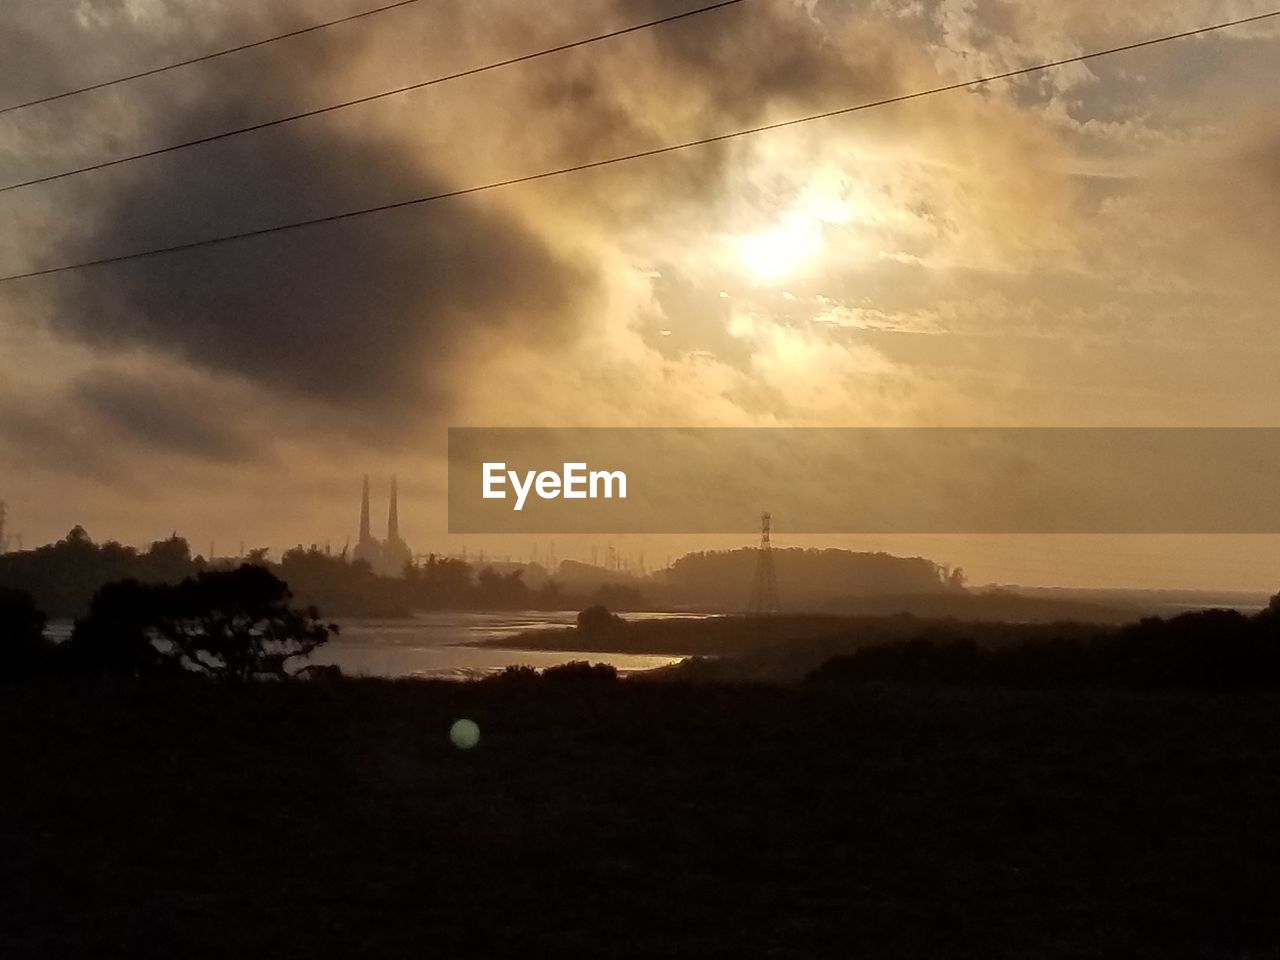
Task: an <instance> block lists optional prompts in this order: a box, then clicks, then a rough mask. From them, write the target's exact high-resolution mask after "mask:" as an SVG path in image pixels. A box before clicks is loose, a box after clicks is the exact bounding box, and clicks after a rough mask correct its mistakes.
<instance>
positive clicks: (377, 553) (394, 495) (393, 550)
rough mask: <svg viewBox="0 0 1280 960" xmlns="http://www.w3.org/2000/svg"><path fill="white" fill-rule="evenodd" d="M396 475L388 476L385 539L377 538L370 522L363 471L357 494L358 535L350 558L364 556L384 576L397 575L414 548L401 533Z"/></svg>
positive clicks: (366, 486) (410, 558)
mask: <svg viewBox="0 0 1280 960" xmlns="http://www.w3.org/2000/svg"><path fill="white" fill-rule="evenodd" d="M397 500H398V490H397V486H396V478H395V477H392V478H391V504H390V506H389V507H388V509H387V539H385V540H378V539H377V538H376V537H374V536H373V534H372V532H371V531H370V524H369V476H368V474H366V475H365V478H364V488H363V490H362V493H361V496H360V539H359V540H358V541H356V545H355V548H354V549H353V550H352V551H351V558H352V559H353V560H363V561H364V562H365V563H367V564H369V566H370V567H372V568H373V569H374V572H376V573H380V574H383V575H384V576H397V575H398V574H400V573H403V572H404V568H405V565H406V564H407V563H410V562H411V561H412V560H413V552H412V551H411V550H410V549H409V545H408V544H407V543H405V542H404V540H403V539H402V538H401V536H400V511H399V506H398V503H397Z"/></svg>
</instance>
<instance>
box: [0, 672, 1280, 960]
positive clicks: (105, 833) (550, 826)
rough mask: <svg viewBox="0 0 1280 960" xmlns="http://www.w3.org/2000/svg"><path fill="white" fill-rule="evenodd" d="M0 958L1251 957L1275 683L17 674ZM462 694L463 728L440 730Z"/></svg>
mask: <svg viewBox="0 0 1280 960" xmlns="http://www.w3.org/2000/svg"><path fill="white" fill-rule="evenodd" d="M4 694H5V695H4V696H3V697H0V731H3V743H4V757H5V767H4V771H5V787H4V789H3V790H0V849H3V850H4V861H3V863H4V869H5V870H6V871H7V873H6V877H7V879H8V880H9V882H8V883H7V884H6V893H5V896H4V897H2V898H0V956H2V957H4V958H5V960H25V958H33V960H34V958H59V960H60V958H69V957H127V958H130V960H172V958H175V957H181V958H184V960H204V958H214V957H219V958H222V957H227V956H236V957H243V958H246V960H248V958H259V957H271V958H281V960H302V958H328V957H359V958H361V960H402V958H405V957H412V956H420V955H430V956H440V957H494V958H501V957H521V958H523V957H555V958H568V957H599V956H609V957H613V958H618V960H654V958H667V957H673V958H674V957H681V958H692V957H732V958H744V960H745V958H763V957H771V958H786V960H800V958H811V957H841V958H843V957H849V956H858V957H863V956H865V957H871V958H877V960H887V958H911V960H916V958H920V960H941V958H953V957H963V958H981V960H1028V958H1037V960H1049V958H1054V960H1063V958H1073V957H1115V956H1123V957H1125V958H1132V960H1170V958H1177V960H1191V958H1211V957H1212V958H1241V960H1243V958H1246V957H1248V958H1259V960H1261V958H1268V957H1274V956H1276V954H1277V950H1278V949H1280V918H1278V917H1277V914H1276V910H1275V891H1276V889H1277V887H1278V886H1280V859H1278V858H1277V857H1276V856H1275V842H1274V838H1275V837H1278V836H1280V803H1277V802H1276V798H1277V796H1280V726H1277V724H1276V722H1275V718H1276V715H1277V707H1278V706H1280V698H1278V697H1276V696H1274V695H1235V696H1231V697H1212V696H1205V695H1202V694H1181V693H1169V694H1150V693H1143V694H1134V693H1130V692H1126V691H1096V692H1090V693H1089V694H1087V695H1082V694H1081V692H1080V691H1074V690H1073V691H1034V692H1031V691H992V690H986V691H977V690H965V691H956V690H926V689H920V688H914V689H913V688H903V687H897V688H893V689H886V688H880V689H876V688H863V687H860V688H857V689H844V688H836V689H833V688H828V687H816V686H811V685H805V686H794V687H770V686H757V685H725V686H706V687H694V686H688V685H683V684H671V685H667V684H641V683H635V682H633V681H631V680H624V681H620V682H617V683H609V684H604V683H601V684H598V685H597V684H590V683H588V684H576V683H558V682H555V681H554V680H553V681H549V682H544V681H542V680H538V681H535V682H532V683H528V684H517V685H514V686H512V685H504V684H499V683H452V682H420V681H419V682H403V683H392V682H379V681H369V680H355V681H344V682H341V683H333V684H324V683H321V684H312V683H287V684H207V683H200V684H175V683H170V682H162V681H145V680H121V681H116V682H113V683H66V684H56V685H48V684H43V685H29V686H18V687H10V688H8V689H6V690H4ZM459 717H467V718H470V719H472V720H474V721H475V722H476V723H477V724H478V725H479V727H480V730H481V739H480V743H479V745H478V746H477V747H476V748H475V749H474V750H470V751H465V752H464V751H460V750H458V749H456V748H455V747H454V746H453V745H452V744H451V743H450V740H449V736H448V733H449V730H450V727H451V725H452V724H453V722H454V721H455V720H456V719H458V718H459Z"/></svg>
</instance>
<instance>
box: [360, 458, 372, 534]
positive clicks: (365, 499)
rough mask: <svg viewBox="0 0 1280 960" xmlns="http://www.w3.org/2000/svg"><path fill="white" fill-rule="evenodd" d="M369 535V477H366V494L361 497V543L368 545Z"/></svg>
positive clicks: (366, 475)
mask: <svg viewBox="0 0 1280 960" xmlns="http://www.w3.org/2000/svg"><path fill="white" fill-rule="evenodd" d="M369 538H370V533H369V475H368V474H367V473H366V474H365V475H364V492H363V494H361V497H360V542H361V543H366V542H368V540H369Z"/></svg>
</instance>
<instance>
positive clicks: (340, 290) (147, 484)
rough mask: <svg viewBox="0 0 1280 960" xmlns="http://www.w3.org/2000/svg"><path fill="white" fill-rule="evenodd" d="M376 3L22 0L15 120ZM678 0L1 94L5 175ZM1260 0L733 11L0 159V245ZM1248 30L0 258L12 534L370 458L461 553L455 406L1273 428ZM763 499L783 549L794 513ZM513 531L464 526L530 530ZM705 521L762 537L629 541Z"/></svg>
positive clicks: (735, 418)
mask: <svg viewBox="0 0 1280 960" xmlns="http://www.w3.org/2000/svg"><path fill="white" fill-rule="evenodd" d="M376 5H377V4H376V3H372V2H370V0H361V2H356V0H307V2H302V0H290V2H279V3H270V4H261V3H256V2H251V0H216V2H214V0H210V2H200V3H197V2H195V0H6V2H5V12H4V14H3V22H2V23H0V107H3V106H5V105H7V104H10V103H18V102H22V101H25V100H29V99H32V98H36V97H40V96H43V95H46V94H50V93H56V92H59V91H62V90H65V89H69V88H73V87H77V86H82V85H84V84H86V83H92V82H95V81H97V80H100V79H105V78H111V77H115V76H119V75H121V74H126V73H132V72H135V71H137V70H140V69H145V68H147V67H149V66H153V65H159V64H164V63H168V62H171V61H173V60H179V59H184V58H186V57H189V56H192V55H195V54H198V53H200V52H203V51H206V50H216V49H221V48H223V47H227V46H232V45H235V44H238V43H242V42H245V41H249V40H253V39H258V38H260V37H264V36H269V35H271V34H273V33H278V32H281V31H284V30H287V29H290V28H292V27H295V26H300V25H305V24H308V23H313V22H318V21H322V20H327V19H332V18H335V17H339V16H343V15H345V14H349V13H354V12H357V11H359V10H361V9H367V8H368V7H370V6H376ZM700 5H702V4H700V3H699V2H698V0H680V2H669V0H645V2H639V0H572V2H566V3H536V4H535V3H529V2H527V0H468V2H466V3H434V2H426V3H417V4H411V5H409V6H406V7H404V8H401V9H398V10H393V11H389V12H387V13H384V14H380V15H378V16H375V17H371V18H368V19H365V20H361V21H357V22H354V23H350V24H346V25H342V26H338V27H334V28H332V29H328V30H324V31H320V32H318V33H315V34H310V35H307V36H304V37H300V38H296V39H293V40H289V41H284V42H281V43H278V44H273V45H271V46H268V47H264V48H260V49H258V50H252V51H248V52H245V53H241V54H236V55H234V56H230V57H225V58H221V59H219V60H216V61H212V62H209V63H205V64H200V65H196V66H192V67H189V68H184V69H181V70H177V71H172V72H170V73H165V74H161V75H159V76H156V77H151V78H147V79H143V80H139V81H135V82H131V83H127V84H122V85H119V86H115V87H111V88H109V89H107V90H104V91H99V92H95V93H87V94H84V95H82V96H77V97H73V98H68V99H66V100H60V101H56V102H53V103H49V104H45V105H42V106H37V107H32V108H29V109H24V110H21V111H16V112H12V113H6V114H0V186H3V185H5V184H9V183H13V182H17V181H22V180H26V179H30V178H32V177H38V176H42V175H45V174H47V173H51V172H57V171H60V170H63V169H67V168H71V167H78V166H82V165H85V164H89V163H94V162H97V161H99V160H104V159H109V158H111V157H114V156H117V155H120V154H122V153H134V152H137V151H141V150H146V149H150V148H152V147H158V146H164V145H166V144H169V143H171V142H174V141H178V140H186V139H191V138H194V137H200V136H204V135H206V134H210V133H217V132H220V131H223V130H225V129H228V128H231V127H235V126H240V125H244V124H249V123H254V122H258V121H261V120H267V119H271V118H273V117H276V116H279V115H282V114H287V113H293V112H296V111H299V110H305V109H309V108H312V107H316V106H323V105H326V104H329V103H332V102H335V101H339V100H345V99H350V98H353V97H359V96H362V95H365V94H369V93H376V92H379V91H382V90H385V89H387V88H388V87H392V86H399V85H403V84H409V83H414V82H417V81H420V80H425V79H428V78H430V77H433V76H437V75H440V74H445V73H450V72H453V71H457V70H462V69H466V68H469V67H472V66H476V65H480V64H484V63H489V62H491V61H494V60H500V59H504V58H507V57H510V56H516V55H520V54H523V53H529V52H532V51H534V50H538V49H541V48H544V47H549V46H554V45H557V44H560V43H564V42H568V41H572V40H577V39H581V38H584V37H588V36H591V35H594V34H598V33H602V32H605V31H608V30H613V29H617V28H621V27H626V26H630V25H632V24H635V23H640V22H643V21H646V20H650V19H655V18H658V17H662V16H665V15H668V14H672V13H677V12H680V11H682V10H688V9H692V8H694V7H697V6H700ZM1268 9H1269V8H1268V7H1267V6H1265V5H1263V4H1261V3H1258V2H1252V0H1248V2H1243V0H1242V2H1227V0H1217V2H1210V0H1176V2H1174V0H1163V2H1151V3H1128V4H1126V3H1117V2H1115V0H1106V2H1103V0H1073V2H1069V3H1063V2H1057V0H1034V2H997V0H911V2H898V0H867V2H847V0H806V2H797V0H747V2H745V3H741V4H738V5H736V6H733V7H729V8H726V9H722V10H718V11H714V12H710V13H707V14H704V15H701V16H697V17H692V18H689V19H686V20H681V21H678V22H676V23H672V24H668V25H665V26H659V27H655V28H653V29H650V30H645V31H640V32H637V33H633V34H629V35H627V36H623V37H619V38H615V39H612V40H608V41H605V42H602V43H600V44H593V45H590V46H587V47H583V48H580V49H578V50H574V51H570V52H568V53H564V54H557V55H554V56H549V57H545V58H542V59H539V60H536V61H534V62H530V63H525V64H520V65H516V66H513V67H510V68H506V69H502V70H496V71H492V72H488V73H485V74H483V75H480V76H475V77H470V78H465V79H462V80H458V81H456V82H451V83H448V84H442V85H439V86H434V87H431V88H428V89H426V90H421V91H417V92H413V93H409V94H406V95H403V96H398V97H392V98H388V99H384V100H379V101H377V102H375V103H370V104H365V105H362V106H357V107H353V108H350V109H346V110H342V111H339V112H336V113H332V114H327V115H325V116H322V117H316V118H311V119H306V120H301V121H298V122H295V123H290V124H286V125H283V126H279V127H275V128H272V129H270V130H267V131H262V132H259V133H254V134H250V135H247V136H242V137H236V138H232V139H229V140H224V141H220V142H218V143H216V144H211V145H207V146H203V147H198V148H194V149H190V150H184V151H180V152H177V153H173V154H168V155H166V156H163V157H157V158H152V159H147V160H141V161H139V162H136V163H131V164H125V165H121V166H117V167H113V168H111V169H108V170H103V171H98V172H94V173H88V174H85V175H82V176H77V177H71V178H68V179H64V180H59V181H56V182H53V183H49V184H43V185H38V186H33V187H28V188H24V189H19V190H14V191H9V192H0V274H4V275H7V274H12V273H18V272H23V271H25V270H33V269H39V268H42V267H45V266H53V265H59V264H63V263H71V262H75V261H79V260H85V259H93V258H97V257H102V256H111V255H115V254H119V253H127V252H131V251H135V250H141V249H146V248H150V247H156V246H163V245H168V244H176V243H181V242H184V241H188V240H192V239H201V238H205V237H212V236H217V235H219V234H225V233H234V232H240V231H246V230H252V229H255V228H258V227H263V226H270V225H273V224H276V223H281V222H284V221H289V220H296V219H304V218H309V217H316V216H323V215H325V214H329V213H334V212H339V211H343V210H347V209H351V208H355V207H364V206H371V205H375V204H381V203H388V202H393V201H396V200H400V199H404V198H407V197H412V196H420V195H423V194H428V193H437V192H442V191H448V190H452V189H457V188H461V187H467V186H471V185H475V184H480V183H485V182H488V181H494V180H501V179H505V178H510V177H518V176H523V175H526V174H530V173H537V172H540V171H543V170H548V169H552V168H556V167H562V166H567V165H572V164H577V163H582V162H589V161H592V160H598V159H604V158H606V157H611V156H615V155H619V154H625V153H630V152H634V151H642V150H647V149H652V148H654V147H658V146H662V145H665V144H668V143H674V142H678V141H684V140H690V139H695V138H700V137H705V136H713V135H716V134H721V133H727V132H730V131H733V130H737V129H741V128H745V127H751V126H756V125H760V124H766V123H771V122H775V121H781V120H786V119H789V118H793V117H799V116H803V115H806V114H812V113H817V112H821V111H825V110H831V109H836V108H840V107H845V106H850V105H853V104H855V103H858V102H861V101H866V100H874V99H879V98H882V97H889V96H894V95H896V94H901V93H908V92H912V91H915V90H920V89H924V88H929V87H933V86H937V85H940V84H946V83H952V82H956V81H960V80H965V79H968V78H972V77H978V76H981V75H984V74H991V73H997V72H1001V71H1004V70H1011V69H1016V68H1019V67H1023V66H1028V65H1031V64H1034V63H1038V62H1042V61H1047V60H1054V59H1058V58H1062V57H1070V56H1072V55H1075V54H1079V53H1084V52H1087V51H1091V50H1096V49H1102V48H1106V47H1110V46H1115V45H1119V44H1123V43H1128V42H1132V41H1137V40H1143V39H1147V38H1150V37H1156V36H1160V35H1162V34H1169V33H1176V32H1179V31H1182V30H1189V29H1193V28H1196V27H1199V26H1204V25H1207V24H1211V23H1216V22H1220V21H1224V20H1230V19H1235V18H1240V17H1246V16H1250V15H1253V14H1257V13H1262V12H1266V11H1267V10H1268ZM1277 63H1280V19H1277V20H1272V21H1266V22H1264V23H1261V24H1254V25H1250V26H1247V27H1242V28H1237V29H1233V30H1230V31H1226V32H1222V33H1217V34H1213V35H1210V36H1205V37H1199V38H1192V39H1186V40H1179V41H1176V42H1172V43H1168V44H1162V45H1159V46H1156V47H1153V48H1149V49H1144V50H1140V51H1135V52H1132V53H1127V54H1122V55H1119V56H1115V57H1109V58H1105V59H1100V60H1093V61H1090V62H1089V63H1088V64H1076V65H1072V66H1069V67H1065V68H1061V69H1057V70H1053V71H1049V72H1044V73H1039V74H1034V75H1031V76H1026V77H1022V78H1018V79H1015V80H1010V81H1001V82H999V83H995V84H991V85H988V86H985V87H983V88H981V89H977V90H972V91H970V90H965V91H957V92H952V93H946V94H942V95H938V96H934V97H929V98H926V99H921V100H916V101H912V102H909V103H903V104H897V105H893V106H889V107H885V108H883V109H876V110H870V111H866V112H862V113H858V114H854V115H851V116H845V117H839V118H834V119H829V120H822V121H818V122H814V123H809V124H804V125H800V126H794V127H788V128H785V129H782V130H778V131H774V132H770V133H766V134H762V135H759V136H755V137H750V138H744V139H739V140H734V141H730V142H725V143H720V144H716V145H712V146H710V147H704V148H697V149H691V150H686V151H682V152H679V153H673V154H668V155H664V156H660V157H654V158H649V159H643V160H638V161H635V162H630V163H625V164H619V165H616V166H611V167H607V168H603V169H598V170H593V171H588V172H585V173H581V174H575V175H572V176H566V177H561V178H556V179H552V180H547V181H542V182H539V183H534V184H526V185H520V186H514V187H506V188H502V189H497V190H492V191H488V192H485V193H482V194H478V195H471V196H466V197H461V198H456V199H450V200H445V201H441V202H437V203H431V204H427V205H425V206H421V207H411V208H407V209H402V210H398V211H394V212H390V213H385V214H379V215H374V216H368V217H362V218H358V219H354V220H349V221H344V222H341V223H338V224H332V225H326V226H321V227H314V228H307V229H304V230H299V231H293V232H289V233H284V234H276V235H271V236H266V237H261V238H258V239H253V240H248V241H244V242H238V243H234V244H229V245H224V246H218V247H213V248H207V249H203V250H198V251H193V252H189V253H183V254H176V255H171V256H164V257H158V258H152V259H147V260H142V261H136V262H132V263H126V264H119V265H112V266H105V267H97V268H92V269H86V270H82V271H77V272H73V273H62V274H57V275H53V276H49V277H43V278H36V279H31V280H24V281H17V282H13V283H4V284H0V499H3V500H6V501H7V502H8V504H9V510H10V521H11V530H12V531H20V532H21V533H22V534H23V535H24V539H25V543H26V544H27V545H28V546H31V545H34V544H36V543H41V542H45V541H48V540H52V539H56V538H58V537H60V536H62V535H63V534H65V533H66V531H67V530H68V529H69V528H70V527H71V526H72V525H73V524H75V523H81V524H83V525H84V526H85V527H86V528H87V529H88V530H89V532H90V534H91V535H92V536H94V538H95V539H107V538H116V539H120V540H124V541H126V542H146V541H149V540H152V539H155V538H157V537H161V536H166V535H168V534H169V533H170V532H171V531H173V530H175V529H176V530H178V531H180V532H182V533H183V534H185V535H187V536H188V537H189V538H190V539H191V541H192V543H193V545H194V546H195V548H196V549H197V550H198V551H201V552H203V551H205V550H206V549H207V545H208V544H209V542H210V541H216V542H217V544H218V548H219V552H224V550H225V552H233V551H234V549H235V548H236V547H237V546H238V543H239V541H242V540H243V541H246V542H247V544H248V545H250V546H257V545H266V544H270V545H273V546H275V547H276V548H280V547H286V546H289V545H292V544H294V543H298V542H303V543H312V542H318V543H324V542H326V541H327V542H331V543H332V544H333V545H334V546H335V547H340V546H341V545H342V544H343V543H344V542H345V541H346V540H348V539H349V538H350V539H354V535H355V524H356V519H357V509H358V505H359V503H358V497H359V489H360V478H361V475H362V474H364V473H370V474H372V475H373V477H374V486H375V492H377V491H379V490H384V489H385V485H386V480H387V478H389V477H390V475H391V474H393V473H395V474H398V475H399V478H400V489H401V498H402V503H401V520H402V531H403V532H404V534H405V536H406V539H408V540H409V541H410V543H412V544H413V545H414V546H415V548H417V549H421V550H427V549H442V548H446V547H448V548H455V547H456V546H457V545H458V540H457V538H449V537H446V536H445V534H444V531H445V527H446V517H445V511H444V495H445V488H444V484H445V473H444V455H445V439H446V436H445V431H446V428H447V427H449V426H464V425H466V426H635V425H662V426H738V425H741V426H746V425H751V426H819V425H820V426H845V425H849V426H854V425H856V426H916V425H933V426H938V425H941V426H987V425H1014V426H1022V425H1026V426H1098V425H1104V426H1109V425H1116V426H1120V425H1125V426H1173V425H1177V426H1219V425H1221V426H1236V425H1240V426H1280V376H1278V375H1277V371H1278V370H1280V333H1278V331H1277V321H1278V320H1280V315H1278V314H1277V310H1278V309H1280V308H1278V305H1280V269H1277V265H1278V264H1280V74H1278V73H1277V69H1276V64H1277ZM758 506H759V505H756V504H747V505H744V512H745V514H746V515H747V516H750V515H751V514H754V513H755V512H756V511H757V509H758ZM381 509H383V508H382V507H380V506H379V505H378V501H375V510H381ZM778 529H779V533H778V540H779V542H780V543H786V542H787V541H786V537H785V518H780V519H779V523H778ZM539 539H540V540H541V541H542V543H543V545H544V546H543V549H545V544H546V541H547V539H548V538H546V537H542V538H539ZM531 542H532V541H531V540H528V539H523V540H514V539H513V540H511V541H502V540H501V539H500V538H499V539H494V538H489V539H487V540H486V541H484V542H483V543H482V542H481V541H480V540H479V539H476V540H475V541H474V542H473V543H472V549H476V548H480V547H485V548H487V549H488V550H490V552H497V553H512V554H517V555H527V554H528V552H529V549H530V546H531ZM703 542H706V543H714V545H725V544H728V543H743V542H749V538H737V539H736V540H735V539H734V538H714V540H710V539H709V540H707V541H700V540H696V539H695V538H685V539H683V540H681V539H668V540H657V539H654V540H651V541H646V542H643V543H641V542H637V543H636V544H635V545H634V547H627V548H626V549H627V550H628V551H631V552H639V551H641V550H647V555H648V558H649V565H650V566H653V565H655V564H657V565H660V562H661V561H662V560H665V555H666V554H667V553H678V552H680V550H682V549H685V548H690V547H694V546H700V545H702V543H703ZM796 542H799V541H796ZM817 542H820V541H819V540H815V539H812V538H810V539H806V540H805V541H804V543H805V544H809V543H817ZM829 542H831V543H833V544H842V545H853V546H883V547H886V548H889V549H894V550H901V551H906V552H912V553H916V552H924V553H926V554H927V555H929V556H932V557H934V558H936V559H938V560H940V561H943V562H948V563H953V564H959V565H962V566H964V567H966V569H968V570H969V571H970V575H971V577H973V578H975V579H977V580H979V581H988V580H1000V581H1006V582H1014V581H1021V582H1027V583H1053V582H1064V583H1091V584H1092V583H1116V584H1135V585H1157V584H1164V583H1167V584H1172V585H1180V586H1191V585H1205V586H1217V587H1228V586H1239V587H1241V588H1250V589H1265V588H1267V587H1276V588H1280V539H1277V538H1274V537H1253V538H1208V537H1204V538H1193V537H1180V538H1134V539H1127V540H1107V539H1105V538H1081V537H1073V538H1061V539H1057V540H1050V539H1046V538H1013V537H1008V538H996V539H987V540H985V541H981V542H980V541H979V540H977V539H975V538H970V537H955V538H945V537H934V538H929V539H925V538H915V539H910V538H907V539H902V540H900V541H895V540H893V538H879V539H877V540H875V541H872V540H870V539H868V538H863V539H858V538H850V537H844V538H830V540H829ZM574 549H575V548H571V547H570V546H568V545H567V544H566V545H562V546H561V548H560V551H559V552H560V553H561V555H562V556H564V555H572V553H573V550H574ZM577 549H578V552H579V555H580V556H581V555H584V554H585V547H582V546H581V545H579V547H578V548H577Z"/></svg>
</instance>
